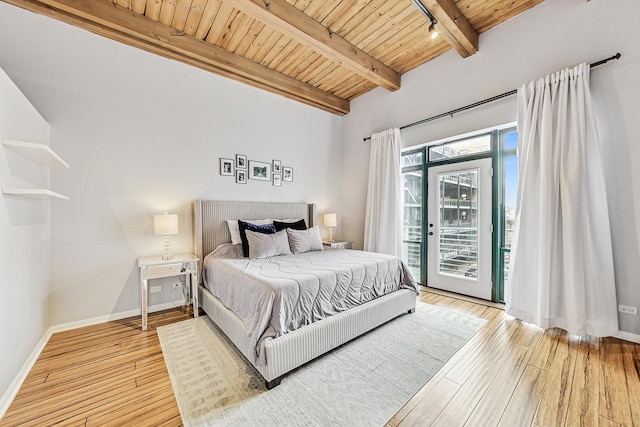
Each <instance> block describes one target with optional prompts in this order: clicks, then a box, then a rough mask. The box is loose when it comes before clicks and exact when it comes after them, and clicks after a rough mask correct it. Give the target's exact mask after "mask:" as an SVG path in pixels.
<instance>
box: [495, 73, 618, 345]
mask: <svg viewBox="0 0 640 427" xmlns="http://www.w3.org/2000/svg"><path fill="white" fill-rule="evenodd" d="M589 71H590V70H589V66H588V65H587V64H581V65H579V66H577V67H575V68H572V69H565V70H562V71H559V72H557V73H555V74H552V75H549V76H546V77H544V78H541V79H539V80H538V81H535V82H531V83H529V84H527V85H524V86H522V87H521V88H520V89H519V90H518V133H519V141H518V150H519V151H518V156H519V170H520V176H519V183H518V199H517V207H516V224H515V230H514V239H513V244H512V250H511V263H510V272H509V282H508V283H507V286H506V289H505V296H506V298H505V299H506V311H507V313H509V314H510V315H512V316H514V317H517V318H519V319H522V320H524V321H527V322H530V323H534V324H536V325H538V326H540V327H542V328H552V327H559V328H562V329H565V330H567V331H568V332H570V333H572V334H577V335H586V334H589V335H596V336H609V335H615V334H616V333H617V332H618V317H617V302H616V291H615V281H614V269H613V252H612V246H611V231H610V225H609V213H608V209H607V195H606V188H605V181H604V172H603V168H602V160H601V156H600V147H599V141H598V131H597V127H596V122H595V116H594V111H593V107H592V102H591V92H590V89H589Z"/></svg>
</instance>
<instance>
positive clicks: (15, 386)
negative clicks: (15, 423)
mask: <svg viewBox="0 0 640 427" xmlns="http://www.w3.org/2000/svg"><path fill="white" fill-rule="evenodd" d="M52 333H53V332H52V331H51V328H49V329H47V331H46V332H45V333H44V335H43V336H42V338H40V341H38V343H37V344H36V347H35V348H34V349H33V351H32V352H31V354H30V355H29V357H28V358H27V361H26V362H24V365H22V367H21V368H20V370H19V371H18V374H17V375H16V376H15V378H14V379H13V381H11V384H9V387H8V388H7V390H6V391H5V392H4V394H3V395H2V397H1V398H0V419H2V417H4V414H5V413H6V412H7V409H9V405H11V402H13V399H14V398H15V397H16V394H18V391H19V390H20V387H21V386H22V383H23V382H24V380H25V379H26V378H27V375H29V372H30V371H31V368H32V367H33V365H34V364H35V363H36V360H38V357H39V356H40V353H41V352H42V350H43V349H44V346H45V345H47V342H48V341H49V338H51V334H52Z"/></svg>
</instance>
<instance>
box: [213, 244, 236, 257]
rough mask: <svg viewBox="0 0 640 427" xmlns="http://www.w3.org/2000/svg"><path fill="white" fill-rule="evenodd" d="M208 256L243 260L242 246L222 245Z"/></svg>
mask: <svg viewBox="0 0 640 427" xmlns="http://www.w3.org/2000/svg"><path fill="white" fill-rule="evenodd" d="M208 256H211V257H213V258H243V257H244V256H243V255H242V245H234V244H233V243H223V244H221V245H220V246H218V247H217V248H216V249H215V250H214V251H213V252H211V253H210V254H209V255H208Z"/></svg>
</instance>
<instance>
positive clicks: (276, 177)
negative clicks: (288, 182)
mask: <svg viewBox="0 0 640 427" xmlns="http://www.w3.org/2000/svg"><path fill="white" fill-rule="evenodd" d="M273 185H275V186H276V187H280V186H282V175H280V174H279V173H274V174H273Z"/></svg>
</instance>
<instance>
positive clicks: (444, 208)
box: [438, 170, 478, 280]
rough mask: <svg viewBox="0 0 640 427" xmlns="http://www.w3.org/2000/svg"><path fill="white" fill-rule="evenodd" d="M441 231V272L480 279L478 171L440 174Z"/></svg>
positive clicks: (439, 240) (439, 233)
mask: <svg viewBox="0 0 640 427" xmlns="http://www.w3.org/2000/svg"><path fill="white" fill-rule="evenodd" d="M438 186H439V190H440V191H439V193H440V200H439V207H438V209H439V211H440V215H439V217H440V224H439V225H440V228H439V232H438V258H439V265H438V269H439V272H440V273H441V274H450V275H454V276H459V277H466V278H469V279H473V280H477V277H478V274H477V272H478V221H477V218H478V215H477V208H478V201H477V196H478V191H477V189H478V172H477V171H476V170H473V171H464V172H447V173H443V174H438Z"/></svg>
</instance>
